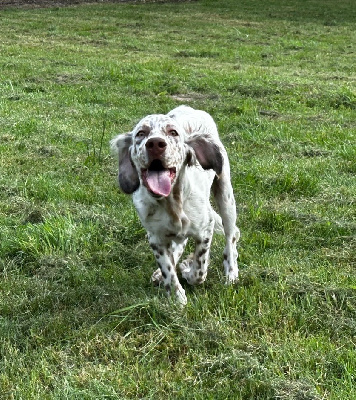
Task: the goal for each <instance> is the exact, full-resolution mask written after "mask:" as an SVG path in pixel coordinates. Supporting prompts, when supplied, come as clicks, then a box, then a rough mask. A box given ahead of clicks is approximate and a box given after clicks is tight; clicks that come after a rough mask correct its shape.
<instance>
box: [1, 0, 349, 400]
mask: <svg viewBox="0 0 356 400" xmlns="http://www.w3.org/2000/svg"><path fill="white" fill-rule="evenodd" d="M47 3H48V1H47ZM351 3H352V2H351V1H349V0H339V1H337V2H336V1H333V0H325V1H318V0H311V1H305V0H287V1H283V2H282V1H276V0H270V1H268V2H264V1H263V0H239V1H235V0H220V1H212V0H199V1H191V2H167V3H164V2H151V1H147V2H136V3H120V2H119V3H110V2H103V3H95V4H76V5H71V6H68V7H47V8H40V7H39V8H21V7H20V8H11V7H9V8H1V9H0V31H1V35H0V52H1V53H0V54H1V57H0V122H1V130H0V274H1V278H0V398H1V399H21V400H22V399H23V400H28V399H29V400H30V399H41V400H42V399H70V400H72V399H78V400H79V399H80V400H82V399H155V400H156V399H202V400H206V399H223V400H224V399H237V400H246V399H252V400H255V399H285V400H309V399H310V400H312V399H315V400H317V399H320V400H321V399H330V400H348V399H349V400H352V399H355V398H356V350H355V345H356V273H355V271H356V266H355V259H356V246H355V243H356V239H355V236H356V235H355V233H356V220H355V214H356V213H355V211H356V207H355V198H356V180H355V173H356V161H355V160H356V146H355V142H356V140H355V132H356V129H355V127H356V124H355V121H356V113H355V104H356V95H355V43H356V37H355V31H356V30H355V25H356V22H355V21H356V9H355V7H354V6H353V5H352V4H351ZM47 5H48V4H47ZM179 104H188V105H191V106H192V107H195V108H198V109H203V110H205V111H207V112H209V113H210V114H211V115H212V116H213V117H214V119H215V120H216V122H217V125H218V128H219V131H220V135H221V138H222V141H223V143H224V144H225V146H226V148H227V151H228V154H229V157H230V160H231V167H232V183H233V187H234V191H235V196H236V200H237V204H238V212H239V218H238V226H239V227H240V230H241V233H242V238H241V240H240V243H239V252H240V258H239V265H240V280H239V283H238V284H237V285H233V286H225V285H224V279H223V273H222V251H223V238H222V237H220V236H215V237H214V242H213V247H212V254H211V263H210V270H209V274H208V279H207V281H206V283H205V284H204V285H203V286H199V287H195V288H190V287H189V286H188V285H185V286H184V287H185V290H186V292H187V296H188V305H187V306H186V307H185V309H183V310H182V309H179V307H177V306H176V305H175V304H172V303H171V302H170V301H169V300H168V299H166V298H165V296H164V294H163V292H162V291H159V290H158V289H157V288H154V287H152V285H151V283H150V276H151V274H152V271H153V270H154V269H155V265H154V263H155V261H154V257H153V255H152V254H151V252H150V249H149V246H148V243H147V240H146V237H145V231H144V230H143V228H142V227H141V225H140V222H139V220H138V217H137V215H136V212H135V210H134V208H133V206H132V202H131V199H130V197H129V196H126V195H124V194H122V193H120V191H119V189H118V187H117V184H116V175H117V161H116V160H115V159H114V158H113V157H112V156H111V155H110V151H109V140H110V139H111V138H112V137H113V136H115V135H116V134H118V133H122V132H127V131H129V130H130V129H131V128H132V127H133V126H134V124H135V123H136V122H137V121H138V120H139V119H140V118H141V117H143V116H144V115H146V114H151V113H166V112H168V111H169V110H170V109H172V108H174V107H175V106H177V105H179Z"/></svg>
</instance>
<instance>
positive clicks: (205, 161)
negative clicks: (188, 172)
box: [186, 134, 224, 175]
mask: <svg viewBox="0 0 356 400" xmlns="http://www.w3.org/2000/svg"><path fill="white" fill-rule="evenodd" d="M186 143H187V144H188V145H189V146H191V147H192V148H193V149H194V151H195V155H196V157H197V160H198V161H199V163H200V165H201V166H202V167H203V168H204V169H213V170H214V171H215V172H216V174H217V175H220V174H221V172H222V167H223V162H224V159H223V155H222V154H221V150H220V148H219V146H218V145H217V144H216V143H214V142H212V141H211V139H210V138H209V137H207V136H204V135H201V134H199V135H198V134H195V135H194V134H193V135H192V136H190V137H189V138H188V140H187V141H186ZM188 165H189V163H188Z"/></svg>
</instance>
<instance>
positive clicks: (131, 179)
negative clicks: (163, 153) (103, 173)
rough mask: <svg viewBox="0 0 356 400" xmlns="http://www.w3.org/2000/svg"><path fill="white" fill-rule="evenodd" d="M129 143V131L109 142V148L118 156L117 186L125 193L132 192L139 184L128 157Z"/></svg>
mask: <svg viewBox="0 0 356 400" xmlns="http://www.w3.org/2000/svg"><path fill="white" fill-rule="evenodd" d="M131 145H132V134H131V133H123V134H121V135H119V136H116V137H115V138H114V139H112V140H111V142H110V147H111V150H112V151H113V153H116V154H117V155H118V156H119V186H120V188H121V190H122V191H123V192H124V193H126V194H131V193H133V192H134V191H135V190H137V189H138V187H139V186H140V179H139V177H138V174H137V171H136V168H135V166H134V165H133V164H132V161H131V157H130V147H131Z"/></svg>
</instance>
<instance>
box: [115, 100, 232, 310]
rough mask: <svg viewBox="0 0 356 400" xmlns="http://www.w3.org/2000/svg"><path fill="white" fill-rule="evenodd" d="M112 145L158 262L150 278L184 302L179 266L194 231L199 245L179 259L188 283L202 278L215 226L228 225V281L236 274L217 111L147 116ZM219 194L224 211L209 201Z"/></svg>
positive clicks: (220, 228)
mask: <svg viewBox="0 0 356 400" xmlns="http://www.w3.org/2000/svg"><path fill="white" fill-rule="evenodd" d="M111 146H112V148H113V149H115V150H116V152H117V153H118V155H119V185H120V187H121V189H122V190H123V191H124V192H125V193H127V194H132V195H133V196H132V197H133V202H134V205H135V207H136V209H137V212H138V215H139V217H140V220H141V222H142V225H143V226H144V227H145V229H146V230H147V233H148V239H149V243H150V246H151V248H152V250H153V253H154V255H155V257H156V260H157V264H158V267H159V268H158V269H157V270H156V271H155V272H154V273H153V275H152V280H153V281H154V282H155V283H157V284H160V283H163V285H164V287H165V289H166V291H167V293H168V295H173V296H175V297H176V299H177V300H178V301H179V302H180V303H181V304H186V302H187V298H186V295H185V291H184V289H183V288H182V286H181V284H180V282H179V280H178V277H177V271H176V265H177V263H178V260H179V258H180V257H181V255H182V253H183V250H184V246H185V244H186V242H187V240H188V238H189V237H191V238H193V240H195V245H196V246H195V252H194V254H193V255H191V256H189V257H188V259H186V260H185V261H183V262H181V263H180V264H179V269H180V271H181V274H182V277H183V278H184V279H186V280H187V281H188V283H189V284H191V285H196V284H200V283H202V282H204V280H205V279H206V275H207V269H208V263H209V250H210V245H211V240H212V236H213V232H214V230H216V231H220V232H224V234H225V238H226V247H225V250H224V262H223V264H224V270H225V274H226V279H227V282H234V281H236V280H237V278H238V267H237V250H236V242H237V241H238V240H239V236H240V232H239V229H238V228H237V227H236V205H235V198H234V194H233V190H232V186H231V182H230V166H229V160H228V157H227V154H226V150H225V148H224V146H223V145H222V143H221V141H220V139H219V135H218V131H217V127H216V125H215V122H214V120H213V119H212V117H211V116H210V115H209V114H207V113H206V112H204V111H200V110H194V109H193V108H191V107H187V106H180V107H177V108H175V109H174V110H172V111H171V112H169V113H168V114H167V115H160V114H155V115H148V116H147V117H145V118H143V119H142V120H141V121H140V122H139V123H138V124H137V125H136V127H135V128H134V129H133V131H132V132H130V133H125V134H122V135H119V136H117V137H116V138H114V139H113V140H112V141H111ZM211 189H212V192H213V194H214V198H215V200H216V204H217V207H218V210H219V214H220V216H221V217H220V216H219V215H218V214H217V213H216V212H215V211H214V210H213V208H212V206H211V204H210V191H211Z"/></svg>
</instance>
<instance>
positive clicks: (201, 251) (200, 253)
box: [198, 248, 208, 258]
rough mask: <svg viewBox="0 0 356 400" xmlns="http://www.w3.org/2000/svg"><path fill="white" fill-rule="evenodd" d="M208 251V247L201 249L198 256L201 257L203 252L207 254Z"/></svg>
mask: <svg viewBox="0 0 356 400" xmlns="http://www.w3.org/2000/svg"><path fill="white" fill-rule="evenodd" d="M207 251H208V249H206V248H204V249H201V250H200V251H199V253H198V258H200V257H201V256H202V255H203V254H205V253H206V252H207Z"/></svg>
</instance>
